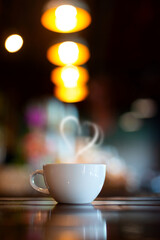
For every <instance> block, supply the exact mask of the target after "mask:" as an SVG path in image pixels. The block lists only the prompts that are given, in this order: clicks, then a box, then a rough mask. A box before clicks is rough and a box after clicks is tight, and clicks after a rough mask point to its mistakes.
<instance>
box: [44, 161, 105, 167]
mask: <svg viewBox="0 0 160 240" xmlns="http://www.w3.org/2000/svg"><path fill="white" fill-rule="evenodd" d="M48 165H57V166H58V165H100V166H106V165H107V164H106V163H73V162H68V163H65V162H62V163H46V164H43V167H44V166H48Z"/></svg>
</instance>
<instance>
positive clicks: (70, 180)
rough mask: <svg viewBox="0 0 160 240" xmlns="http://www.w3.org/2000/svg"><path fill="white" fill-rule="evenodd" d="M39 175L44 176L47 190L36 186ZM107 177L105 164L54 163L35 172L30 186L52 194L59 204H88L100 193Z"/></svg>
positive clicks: (31, 177)
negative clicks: (36, 177) (36, 178)
mask: <svg viewBox="0 0 160 240" xmlns="http://www.w3.org/2000/svg"><path fill="white" fill-rule="evenodd" d="M37 174H41V175H43V177H44V181H45V184H46V187H47V188H40V187H38V186H37V185H36V184H35V181H34V179H35V176H36V175H37ZM105 175H106V165H105V164H87V163H79V164H77V163H57V164H56V163H53V164H46V165H44V166H43V170H36V171H35V172H33V173H32V174H31V176H30V184H31V186H32V187H33V188H34V189H35V190H37V191H39V192H42V193H46V194H50V195H51V196H52V197H53V198H54V199H55V200H56V201H57V202H59V203H69V204H87V203H91V202H92V201H93V200H94V199H95V198H96V197H97V196H98V194H99V193H100V191H101V189H102V187H103V184H104V181H105Z"/></svg>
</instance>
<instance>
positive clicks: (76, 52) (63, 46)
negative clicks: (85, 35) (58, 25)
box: [47, 41, 90, 66]
mask: <svg viewBox="0 0 160 240" xmlns="http://www.w3.org/2000/svg"><path fill="white" fill-rule="evenodd" d="M89 58H90V51H89V48H88V47H87V46H85V45H84V44H81V43H77V42H73V41H65V42H61V43H57V44H54V45H52V46H51V47H50V48H49V49H48V50H47V59H48V60H49V61H50V62H51V63H53V64H55V65H58V66H64V65H66V64H74V65H83V64H85V63H86V62H87V61H88V60H89Z"/></svg>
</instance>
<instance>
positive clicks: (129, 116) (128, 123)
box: [119, 112, 143, 132]
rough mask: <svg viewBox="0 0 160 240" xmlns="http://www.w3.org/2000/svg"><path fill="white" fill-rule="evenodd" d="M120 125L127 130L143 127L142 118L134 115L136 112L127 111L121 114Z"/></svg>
mask: <svg viewBox="0 0 160 240" xmlns="http://www.w3.org/2000/svg"><path fill="white" fill-rule="evenodd" d="M119 124H120V127H121V128H122V129H123V130H124V131H126V132H135V131H138V130H139V129H140V128H141V127H142V124H143V122H142V120H141V119H138V118H136V117H135V116H134V113H132V112H127V113H124V114H123V115H121V117H120V119H119Z"/></svg>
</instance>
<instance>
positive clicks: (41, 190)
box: [30, 170, 49, 194]
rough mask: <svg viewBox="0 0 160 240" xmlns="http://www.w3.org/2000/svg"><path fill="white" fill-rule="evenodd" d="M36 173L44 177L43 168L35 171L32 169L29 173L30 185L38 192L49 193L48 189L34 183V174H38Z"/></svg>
mask: <svg viewBox="0 0 160 240" xmlns="http://www.w3.org/2000/svg"><path fill="white" fill-rule="evenodd" d="M38 174H40V175H42V176H43V177H44V175H43V170H36V171H34V172H33V173H32V174H31V175H30V184H31V186H32V187H33V188H34V189H35V190H36V191H38V192H41V193H45V194H49V191H48V189H47V188H41V187H38V186H37V185H36V184H35V182H34V178H35V176H36V175H38Z"/></svg>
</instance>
